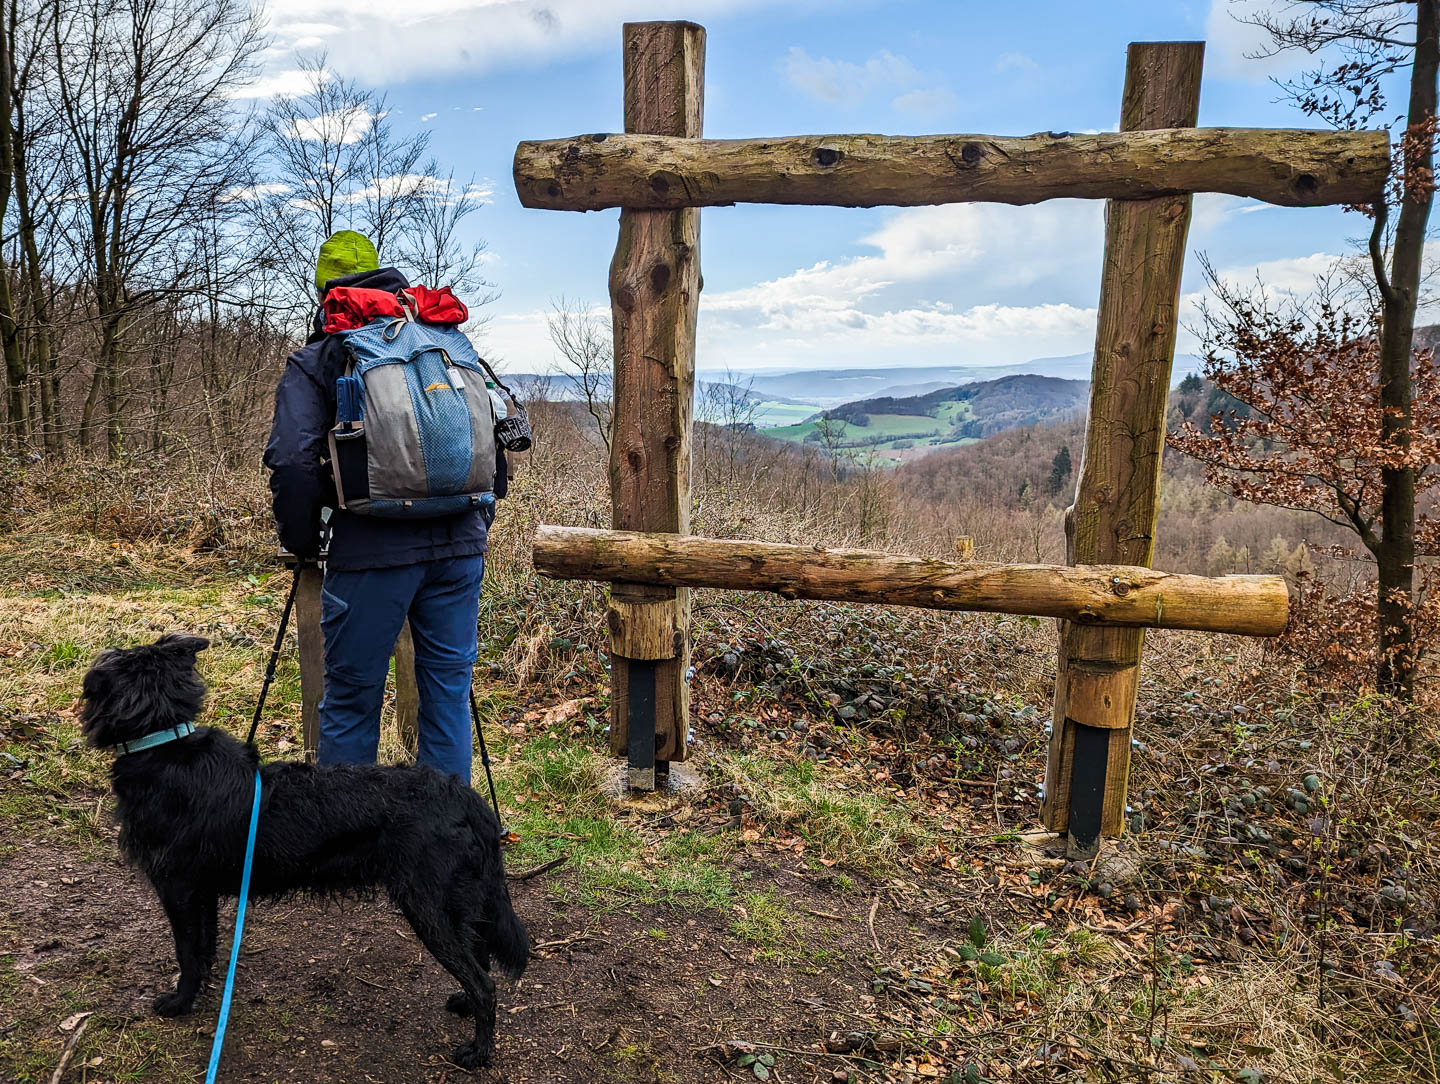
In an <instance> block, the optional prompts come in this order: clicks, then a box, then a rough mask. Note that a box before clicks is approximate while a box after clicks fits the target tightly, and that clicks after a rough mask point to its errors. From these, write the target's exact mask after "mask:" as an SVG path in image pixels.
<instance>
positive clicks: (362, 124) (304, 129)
mask: <svg viewBox="0 0 1440 1084" xmlns="http://www.w3.org/2000/svg"><path fill="white" fill-rule="evenodd" d="M379 119H380V114H375V113H371V112H370V111H369V110H368V109H366V108H365V107H364V106H357V107H355V108H354V109H339V110H336V111H335V112H334V113H321V114H320V115H319V116H315V117H298V118H296V120H295V121H294V122H293V123H292V124H291V125H290V134H291V135H292V136H296V137H298V138H300V139H309V140H315V141H317V142H318V141H322V140H323V141H325V142H328V143H340V144H350V143H358V142H360V140H362V139H364V138H365V133H367V132H368V131H370V128H371V126H372V125H374V123H375V122H376V121H377V120H379Z"/></svg>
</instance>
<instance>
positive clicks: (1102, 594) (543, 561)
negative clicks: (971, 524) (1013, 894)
mask: <svg viewBox="0 0 1440 1084" xmlns="http://www.w3.org/2000/svg"><path fill="white" fill-rule="evenodd" d="M534 559H535V568H536V570H537V571H538V572H540V573H541V574H542V575H545V576H550V577H552V578H555V579H565V580H610V581H612V582H621V583H649V584H660V585H663V586H666V587H721V588H726V589H729V590H739V591H774V592H775V593H777V594H779V595H781V596H783V597H785V598H809V599H828V600H830V601H834V602H876V603H882V604H885V605H891V606H923V607H925V608H927V609H933V610H978V611H983V612H987V613H1012V614H1033V615H1035V616H1036V617H1060V618H1064V619H1065V620H1067V621H1074V622H1077V623H1079V624H1086V625H1112V626H1129V627H1139V628H1161V629H1198V630H1200V631H1202V632H1229V633H1236V634H1239V635H1243V636H1278V635H1279V634H1280V633H1281V632H1282V631H1284V628H1285V623H1286V621H1287V619H1288V616H1289V592H1288V590H1287V589H1286V587H1285V580H1284V579H1283V578H1282V577H1280V576H1221V577H1218V578H1211V577H1207V576H1180V575H1175V574H1173V573H1169V572H1156V571H1155V570H1154V569H1149V568H1136V567H1132V566H1129V565H1081V566H1070V565H1001V564H986V563H980V562H976V563H972V564H954V563H951V562H949V561H935V560H931V559H929V558H925V557H901V556H897V555H895V554H891V553H875V552H872V551H869V550H827V549H821V548H819V547H816V546H787V545H781V544H778V543H774V542H743V541H730V540H722V539H714V538H696V537H692V536H688V535H675V534H641V533H638V532H632V531H597V530H592V529H590V528H586V527H548V526H543V525H542V526H541V527H540V528H539V530H538V531H537V532H536V535H535V558H534Z"/></svg>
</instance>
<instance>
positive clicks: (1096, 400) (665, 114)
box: [514, 22, 1389, 856]
mask: <svg viewBox="0 0 1440 1084" xmlns="http://www.w3.org/2000/svg"><path fill="white" fill-rule="evenodd" d="M704 54H705V31H704V29H703V28H702V27H700V26H697V25H695V24H694V23H687V22H660V23H630V24H626V26H625V28H624V68H625V133H624V134H623V135H604V134H597V135H583V136H576V137H573V138H570V139H562V140H549V141H543V142H524V143H521V144H520V145H519V146H518V148H517V149H516V152H515V165H514V177H515V187H516V191H517V192H518V193H519V196H520V200H521V202H522V203H523V204H525V205H526V206H528V207H539V208H549V209H554V210H570V211H585V210H598V209H601V208H607V207H619V208H621V211H620V239H619V244H618V245H617V247H616V250H615V257H614V261H613V263H612V264H611V268H610V297H611V305H612V313H613V321H614V334H615V382H614V417H615V432H614V439H613V441H612V454H611V462H610V487H611V500H612V512H613V526H614V528H615V530H614V531H610V532H596V531H580V530H577V529H571V528H551V527H542V528H541V530H540V533H539V535H538V537H537V544H536V549H535V566H536V568H537V569H538V570H539V571H540V572H541V573H542V574H545V575H551V576H558V577H570V578H586V579H598V580H609V581H611V583H612V589H611V601H610V609H609V613H608V614H607V623H608V625H609V629H610V634H611V652H612V654H611V663H612V665H611V675H612V696H611V731H610V734H611V748H612V750H613V751H614V752H615V753H616V754H627V753H628V755H629V758H630V783H631V785H632V786H634V787H638V788H650V787H653V786H654V777H655V771H656V769H657V767H658V768H660V769H662V770H663V768H664V767H665V765H666V763H667V762H668V761H670V760H683V759H684V757H685V751H686V750H685V740H686V723H687V718H688V688H687V685H686V681H685V674H686V669H687V666H688V659H689V614H690V600H689V590H690V588H691V587H696V586H721V587H729V588H742V589H750V590H770V591H777V592H779V593H780V594H781V595H783V596H785V597H791V598H827V599H840V600H849V601H858V602H883V603H889V604H900V605H912V606H926V607H932V608H940V609H976V610H990V611H1003V612H1011V613H1031V614H1041V615H1045V616H1052V617H1056V618H1057V619H1059V622H1060V632H1061V645H1060V652H1059V659H1058V662H1057V668H1056V669H1057V677H1056V685H1055V711H1054V728H1053V732H1052V738H1051V746H1050V754H1049V760H1048V764H1047V771H1046V786H1045V803H1044V809H1043V812H1044V818H1045V821H1046V824H1047V825H1048V826H1049V827H1051V828H1052V829H1054V830H1056V831H1060V832H1068V833H1069V843H1070V850H1071V853H1072V854H1074V855H1080V856H1083V855H1090V854H1093V853H1094V852H1095V850H1096V848H1097V847H1098V845H1099V839H1100V836H1101V835H1102V834H1103V835H1118V834H1119V833H1120V832H1121V831H1122V830H1123V827H1124V813H1125V792H1126V782H1127V778H1128V774H1129V757H1130V742H1131V727H1132V724H1133V720H1134V712H1135V699H1136V693H1137V690H1138V686H1139V667H1140V654H1141V648H1142V645H1143V641H1144V630H1145V628H1166V627H1171V628H1199V629H1205V630H1208V631H1211V632H1230V633H1239V634H1243V635H1251V636H1270V635H1275V634H1277V633H1279V632H1280V631H1281V630H1282V629H1283V628H1284V625H1285V620H1286V615H1287V609H1288V602H1287V600H1288V596H1287V593H1286V589H1285V585H1284V582H1283V580H1280V579H1279V578H1277V577H1238V576H1230V577H1222V578H1219V579H1209V578H1206V577H1192V576H1173V575H1168V574H1165V573H1158V572H1153V571H1151V570H1150V569H1149V565H1150V563H1151V559H1152V557H1153V555H1154V535H1155V524H1156V519H1157V515H1158V511H1159V486H1160V462H1161V456H1162V453H1163V451H1164V440H1165V408H1166V404H1167V400H1168V395H1169V390H1170V373H1171V367H1172V364H1173V362H1174V355H1175V337H1176V331H1177V322H1178V313H1177V310H1178V303H1179V295H1180V273H1181V268H1182V265H1183V263H1184V256H1185V240H1186V235H1187V232H1188V230H1189V224H1190V204H1191V193H1194V192H1226V193H1231V194H1234V195H1241V196H1249V197H1253V198H1256V199H1261V200H1265V201H1267V202H1269V203H1273V204H1278V205H1281V206H1292V207H1293V206H1318V205H1324V204H1347V203H1366V202H1371V201H1373V200H1375V199H1378V198H1379V197H1380V194H1381V190H1382V188H1383V185H1384V183H1385V178H1386V176H1387V174H1388V171H1389V141H1388V137H1387V135H1386V134H1385V133H1384V132H1333V131H1301V130H1291V129H1285V130H1267V129H1226V128H1196V127H1195V124H1196V120H1197V118H1198V110H1199V101H1200V72H1201V65H1202V60H1203V56H1204V43H1203V42H1140V43H1132V44H1131V46H1130V49H1129V56H1128V63H1127V66H1126V78H1125V91H1124V96H1123V100H1122V103H1121V124H1120V129H1121V130H1120V131H1119V132H1113V133H1101V134H1098V135H1071V134H1069V133H1064V132H1058V133H1057V132H1049V133H1044V134H1041V135H1034V136H1024V137H1015V138H1012V137H999V136H985V135H948V136H920V137H883V136H873V135H831V136H818V137H807V136H800V137H787V138H780V139H747V140H707V139H703V138H701V121H702V114H703V102H704ZM1063 196H1068V197H1077V196H1078V197H1085V198H1104V199H1106V200H1107V201H1108V202H1107V207H1106V211H1107V213H1106V228H1105V262H1104V270H1103V274H1102V278H1101V289H1100V306H1099V319H1098V323H1097V328H1096V341H1095V356H1094V371H1093V374H1092V377H1091V384H1090V411H1089V418H1088V422H1087V425H1086V433H1085V451H1084V456H1083V459H1082V461H1081V464H1080V470H1079V472H1078V481H1077V488H1076V496H1075V502H1074V504H1073V505H1072V506H1071V507H1070V509H1068V510H1067V513H1066V560H1067V563H1068V567H1067V566H1042V565H1030V566H1025V565H982V564H976V563H974V562H967V563H963V564H950V563H948V562H939V561H928V562H927V561H920V560H917V559H914V558H902V557H895V556H891V555H886V554H866V553H856V552H846V551H828V550H816V549H807V548H805V547H794V546H778V547H777V546H766V545H764V544H761V543H754V542H717V541H714V540H707V539H697V538H691V537H687V533H688V526H689V506H690V443H691V409H692V401H693V395H694V373H695V324H696V318H697V311H698V301H699V291H700V260H699V237H700V229H699V227H700V219H699V214H700V212H699V208H700V207H703V206H717V205H724V204H731V203H737V202H759V203H785V204H812V205H834V206H852V207H874V206H882V205H891V206H916V205H922V204H938V203H951V202H962V201H992V202H1004V203H1014V204H1028V203H1035V202H1038V201H1041V200H1046V199H1054V198H1057V197H1063ZM961 552H962V556H964V557H968V556H969V554H968V553H965V552H964V551H963V550H962V551H961Z"/></svg>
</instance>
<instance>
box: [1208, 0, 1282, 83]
mask: <svg viewBox="0 0 1440 1084" xmlns="http://www.w3.org/2000/svg"><path fill="white" fill-rule="evenodd" d="M1282 8H1283V6H1282ZM1262 12H1269V13H1274V14H1278V15H1281V16H1283V15H1284V14H1285V12H1284V11H1283V10H1279V11H1277V6H1276V5H1275V4H1274V3H1272V2H1271V0H1210V14H1209V17H1208V18H1207V19H1206V20H1205V68H1206V70H1207V73H1213V74H1215V75H1223V76H1227V77H1229V78H1232V79H1244V80H1247V81H1249V82H1252V83H1263V82H1265V81H1266V80H1268V79H1270V78H1272V77H1277V76H1285V75H1288V74H1290V73H1292V72H1294V71H1295V70H1296V69H1297V68H1299V67H1300V66H1301V63H1302V58H1303V57H1304V54H1303V53H1301V54H1297V53H1280V54H1278V55H1276V56H1268V57H1261V56H1258V55H1256V54H1259V53H1265V52H1269V51H1270V50H1269V46H1270V35H1268V34H1267V33H1265V31H1264V30H1262V29H1260V28H1259V27H1258V26H1255V25H1253V24H1252V23H1250V22H1248V21H1247V20H1249V19H1252V18H1254V17H1255V16H1256V15H1258V14H1260V13H1262Z"/></svg>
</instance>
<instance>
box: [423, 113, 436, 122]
mask: <svg viewBox="0 0 1440 1084" xmlns="http://www.w3.org/2000/svg"><path fill="white" fill-rule="evenodd" d="M439 115H440V114H439V113H421V114H420V120H421V121H422V122H424V121H427V120H434V119H435V118H436V117H438V116H439Z"/></svg>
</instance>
